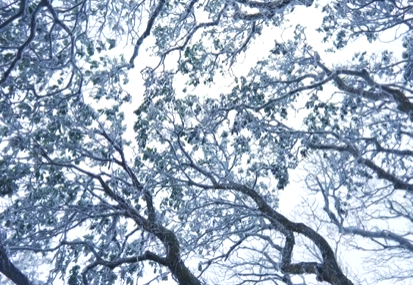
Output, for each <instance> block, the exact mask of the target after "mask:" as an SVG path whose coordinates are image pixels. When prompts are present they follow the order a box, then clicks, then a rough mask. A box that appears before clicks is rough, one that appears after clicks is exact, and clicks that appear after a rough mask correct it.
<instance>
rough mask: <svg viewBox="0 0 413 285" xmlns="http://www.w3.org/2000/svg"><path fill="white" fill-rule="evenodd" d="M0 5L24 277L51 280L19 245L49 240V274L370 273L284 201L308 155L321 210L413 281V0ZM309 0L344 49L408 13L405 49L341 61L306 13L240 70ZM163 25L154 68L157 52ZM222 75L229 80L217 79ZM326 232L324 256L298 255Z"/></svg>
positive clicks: (13, 225) (280, 276)
mask: <svg viewBox="0 0 413 285" xmlns="http://www.w3.org/2000/svg"><path fill="white" fill-rule="evenodd" d="M1 5H2V8H1V12H0V13H1V14H0V15H1V16H0V19H1V21H0V31H2V34H1V35H0V43H1V55H2V56H1V57H0V62H1V64H0V69H1V79H0V86H1V89H0V90H1V98H0V100H1V101H0V111H1V117H0V118H1V135H2V137H1V146H2V154H1V159H0V168H1V176H0V193H1V196H2V197H3V198H4V199H5V201H6V203H5V206H4V207H3V208H2V211H1V214H0V217H1V218H0V222H1V229H2V232H3V233H4V235H2V238H1V239H0V259H1V262H0V272H1V273H2V274H4V275H5V276H6V277H7V278H9V279H10V280H11V281H12V282H15V283H16V284H30V283H31V282H33V281H34V280H30V278H28V275H27V273H25V272H22V270H23V269H21V268H19V262H18V261H17V259H16V258H15V257H16V255H19V254H29V255H32V256H35V255H36V254H39V255H41V256H43V257H44V258H52V260H53V262H54V264H53V268H52V269H51V271H50V274H49V276H48V277H47V278H46V279H45V280H43V282H47V283H53V282H57V281H56V279H57V278H61V279H63V280H64V282H65V283H68V284H101V283H104V284H112V283H114V282H116V280H118V281H120V282H122V284H123V283H126V284H134V283H135V280H137V279H138V278H140V277H142V276H143V275H144V274H146V273H147V272H148V267H151V268H152V270H153V271H154V273H155V274H157V277H156V278H155V279H154V280H156V279H158V280H168V278H169V276H172V278H173V279H174V280H175V281H176V282H177V283H178V284H182V285H183V284H215V283H222V282H223V283H229V284H257V283H262V284H271V283H274V284H279V283H285V284H310V283H311V282H313V281H312V280H311V278H313V279H314V278H315V279H316V280H317V281H319V282H321V281H325V282H327V283H330V284H334V285H343V284H354V283H353V282H352V281H351V280H350V279H349V278H348V276H346V274H344V273H343V270H342V268H341V267H340V266H339V263H338V261H337V255H336V252H335V251H334V250H333V249H332V246H331V243H329V240H328V239H327V238H326V236H325V235H324V233H323V231H322V230H316V229H314V228H313V227H311V224H310V223H308V222H307V221H305V220H302V221H301V220H297V221H295V220H291V219H289V218H287V217H286V216H285V215H282V214H281V213H280V212H279V211H277V207H278V204H279V203H280V201H279V200H278V193H279V192H280V191H291V190H290V189H289V188H288V187H287V186H288V185H289V183H290V178H289V177H290V175H291V173H292V172H294V170H295V169H297V167H299V166H302V167H303V168H304V169H307V172H306V179H305V187H306V188H307V189H308V190H309V191H310V192H314V193H319V197H320V198H321V201H322V202H323V204H324V205H323V208H322V210H323V211H324V214H322V213H319V212H314V213H315V214H314V217H315V218H320V219H321V220H322V226H327V227H328V226H331V225H333V226H334V229H335V230H336V231H337V233H338V234H341V235H344V236H345V235H348V234H351V235H357V236H360V237H361V238H366V239H370V240H371V241H372V243H369V245H368V246H369V247H368V248H367V247H366V248H365V249H368V250H373V251H377V250H379V251H380V252H381V254H383V255H381V256H380V257H378V258H382V257H384V256H388V257H389V258H388V260H389V261H387V262H386V264H385V266H387V267H388V268H389V269H390V270H391V271H389V272H384V271H383V270H380V268H379V267H378V266H377V267H376V268H377V270H378V272H379V273H380V274H381V275H377V276H378V279H380V278H391V279H392V280H405V281H406V283H408V282H411V278H410V276H411V269H410V268H411V267H409V266H408V262H407V261H406V260H405V259H406V258H410V257H411V253H412V240H411V239H412V237H411V232H410V230H409V227H410V228H411V222H412V221H413V219H412V217H413V215H412V205H411V201H412V197H411V191H412V187H413V186H411V181H410V180H411V178H410V177H411V173H410V172H411V170H410V168H411V167H410V166H411V165H410V160H411V154H412V150H410V148H411V145H410V138H411V137H412V133H411V131H410V130H411V129H412V128H411V127H412V126H411V121H412V118H413V116H412V111H413V103H412V102H411V101H410V97H409V96H410V93H412V90H411V89H410V88H411V84H412V81H411V76H410V75H409V74H410V73H409V72H410V70H411V68H410V67H411V65H412V60H411V51H412V50H413V49H412V48H411V41H410V40H409V36H410V35H411V21H412V19H411V10H412V8H413V6H412V5H411V3H409V2H408V1H389V2H383V1H338V2H337V3H331V4H328V5H325V6H320V5H321V4H320V3H313V2H312V1H263V2H259V1H245V0H239V1H237V0H235V1H196V0H191V1H165V0H160V1H158V2H152V1H150V2H147V1H146V2H145V1H143V2H134V1H106V2H101V1H90V0H89V1H87V0H83V1H59V2H57V3H55V2H51V1H47V0H41V1H27V0H26V1H25V0H22V1H20V2H13V1H10V2H5V3H4V4H1ZM299 9H306V10H308V11H311V12H315V11H320V10H321V11H322V13H324V16H325V17H324V20H323V24H322V26H321V27H320V29H319V32H321V33H325V41H326V42H327V44H328V43H332V47H331V49H330V50H329V52H333V51H336V50H339V49H343V48H345V47H346V46H347V44H348V43H349V42H351V41H354V40H357V39H358V38H360V37H361V36H366V37H367V39H368V40H369V41H375V40H377V39H379V36H380V33H382V32H384V31H391V30H392V29H396V28H397V29H399V30H401V31H403V33H404V34H403V35H404V41H402V42H397V44H399V43H400V45H401V46H402V47H403V48H404V52H403V54H400V55H397V54H394V53H392V51H391V50H389V51H387V50H384V51H382V52H379V53H377V52H376V53H367V51H366V52H360V53H356V54H354V57H353V59H352V61H350V62H348V63H346V64H345V65H338V64H335V63H326V62H324V61H323V56H326V55H325V53H321V52H320V54H321V55H320V54H319V53H318V52H316V51H315V50H314V48H313V47H312V46H311V44H310V41H308V40H307V38H306V32H305V28H304V27H303V26H302V25H300V24H297V25H295V27H294V29H293V33H292V37H291V39H285V40H283V41H282V42H280V41H279V40H278V41H276V42H275V44H274V47H273V49H272V50H271V51H270V53H269V54H268V55H266V56H265V58H264V59H263V60H261V61H259V62H258V63H257V64H256V65H255V66H254V67H252V68H251V70H250V72H249V74H248V75H246V76H235V75H233V76H231V69H232V68H234V66H236V64H239V58H240V56H241V55H243V54H245V55H246V56H248V55H249V53H248V52H249V47H250V46H251V45H252V44H253V43H254V41H255V40H256V39H259V37H260V36H261V35H262V34H263V35H267V34H269V33H275V32H278V31H279V30H280V29H279V28H281V29H282V28H284V27H285V26H286V25H288V23H287V22H286V19H287V17H288V15H291V13H293V11H294V10H299ZM317 9H318V10H317ZM398 35H399V34H398ZM403 35H402V36H403ZM147 39H154V44H153V46H150V47H151V48H152V51H153V58H154V59H157V62H156V63H155V64H154V65H153V66H150V67H145V66H142V65H140V64H139V63H140V61H139V59H140V58H139V55H140V54H141V53H142V52H143V49H142V47H143V46H145V45H150V42H149V41H147ZM122 46H125V47H129V48H130V53H131V55H129V56H128V57H126V56H124V55H120V52H121V51H120V48H121V47H122ZM390 48H392V47H390ZM127 50H128V49H127ZM126 58H128V60H126ZM171 62H173V63H171ZM133 68H139V69H141V70H142V76H143V79H144V81H145V91H144V101H143V103H141V104H140V105H139V106H136V111H135V124H134V131H135V136H136V137H135V138H134V139H133V138H131V136H130V132H128V131H127V130H128V127H130V115H131V114H124V113H123V111H122V110H123V107H124V106H125V105H126V104H128V102H129V101H130V100H131V96H130V95H129V94H127V92H125V91H124V90H123V86H124V84H127V82H128V78H127V75H128V71H129V70H131V69H133ZM220 75H224V76H231V77H230V78H231V80H232V81H233V82H231V90H229V91H226V90H223V91H222V94H219V95H217V96H206V95H205V94H199V90H200V89H202V90H205V89H204V88H209V87H212V86H213V83H214V80H217V78H219V77H220ZM180 78H184V79H185V80H186V83H185V87H184V90H183V91H180V90H182V87H183V86H177V85H176V83H175V82H176V80H178V79H180ZM197 87H198V88H197ZM199 87H200V88H199ZM188 90H190V91H188ZM329 90H333V91H332V92H330V91H329ZM294 112H301V113H304V115H303V116H302V117H303V118H304V119H303V123H302V124H301V123H300V124H291V121H290V120H289V119H291V114H292V113H294ZM125 117H126V119H125ZM323 215H324V216H323ZM324 217H325V218H324ZM396 220H397V221H398V220H401V221H402V222H403V223H404V224H403V226H398V225H397V226H394V227H393V225H392V226H391V227H390V226H388V223H386V221H396ZM383 221H384V222H383ZM406 229H407V230H406ZM297 239H302V240H303V243H297V242H296V241H297ZM370 244H371V247H370ZM309 247H311V248H315V252H316V255H317V254H318V255H319V258H314V259H308V260H299V259H297V258H294V257H293V253H294V252H300V251H305V250H308V248H309ZM401 259H403V265H400V264H399V262H400V260H401ZM376 260H377V259H376ZM392 260H394V263H392ZM193 264H196V265H195V266H193ZM405 264H406V266H404V265H405ZM395 265H397V266H398V267H397V268H395V267H394V266H395ZM396 269H397V270H399V271H395V270H396ZM298 277H302V280H300V278H298ZM216 280H218V281H216ZM223 280H224V281H223Z"/></svg>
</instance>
